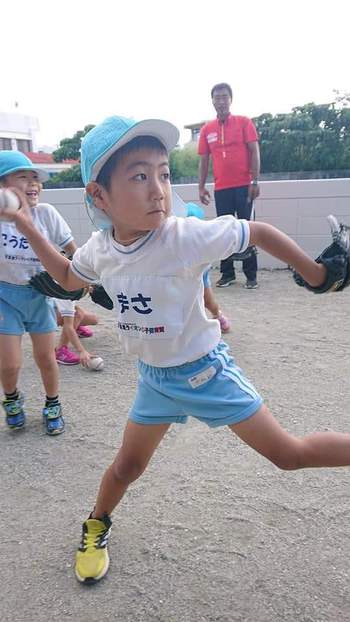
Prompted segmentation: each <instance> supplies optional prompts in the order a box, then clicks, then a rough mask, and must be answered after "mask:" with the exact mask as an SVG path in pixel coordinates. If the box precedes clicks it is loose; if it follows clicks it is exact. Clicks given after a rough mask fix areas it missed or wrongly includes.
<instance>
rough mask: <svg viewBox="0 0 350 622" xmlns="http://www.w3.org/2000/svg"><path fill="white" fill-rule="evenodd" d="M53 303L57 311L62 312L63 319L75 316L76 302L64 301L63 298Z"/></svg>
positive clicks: (56, 299) (55, 299)
mask: <svg viewBox="0 0 350 622" xmlns="http://www.w3.org/2000/svg"><path fill="white" fill-rule="evenodd" d="M53 301H54V304H55V307H56V309H57V311H59V312H60V314H61V315H62V317H74V316H75V300H63V299H62V298H54V299H53Z"/></svg>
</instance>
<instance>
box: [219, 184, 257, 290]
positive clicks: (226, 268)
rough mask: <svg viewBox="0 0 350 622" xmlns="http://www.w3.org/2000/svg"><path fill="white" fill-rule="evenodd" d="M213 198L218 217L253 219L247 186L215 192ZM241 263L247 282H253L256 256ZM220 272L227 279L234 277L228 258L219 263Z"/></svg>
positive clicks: (230, 260) (233, 269)
mask: <svg viewBox="0 0 350 622" xmlns="http://www.w3.org/2000/svg"><path fill="white" fill-rule="evenodd" d="M214 196H215V206H216V213H217V215H218V216H225V215H226V214H232V216H236V217H237V218H244V219H245V220H251V218H252V216H253V219H254V210H253V203H252V201H250V200H249V198H248V186H240V187H239V188H225V189H224V190H216V191H215V193H214ZM252 212H253V214H252ZM242 263H243V266H242V267H243V272H244V274H245V276H246V278H247V280H248V281H255V279H256V273H257V269H258V264H257V260H256V255H254V254H253V255H252V256H251V257H248V259H245V260H244V261H243V262H242ZM220 272H222V274H223V275H224V276H227V277H234V276H235V268H234V264H233V261H232V259H231V258H230V257H228V258H227V259H223V260H222V261H221V263H220Z"/></svg>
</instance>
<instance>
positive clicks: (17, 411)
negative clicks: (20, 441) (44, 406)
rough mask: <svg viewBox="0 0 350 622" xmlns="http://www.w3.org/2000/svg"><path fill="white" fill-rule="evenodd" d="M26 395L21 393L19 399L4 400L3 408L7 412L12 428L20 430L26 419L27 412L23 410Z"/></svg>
mask: <svg viewBox="0 0 350 622" xmlns="http://www.w3.org/2000/svg"><path fill="white" fill-rule="evenodd" d="M23 402H24V397H23V394H22V393H19V396H18V399H17V400H8V399H5V400H3V402H2V406H3V409H4V411H5V413H6V423H7V425H8V427H9V428H11V430H20V429H21V428H23V426H24V424H25V421H26V414H25V412H24V410H23Z"/></svg>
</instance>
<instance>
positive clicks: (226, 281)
mask: <svg viewBox="0 0 350 622" xmlns="http://www.w3.org/2000/svg"><path fill="white" fill-rule="evenodd" d="M235 280H236V277H235V276H225V275H224V274H223V275H222V276H221V278H220V279H219V280H218V281H217V283H216V287H228V286H229V285H232V283H234V282H235Z"/></svg>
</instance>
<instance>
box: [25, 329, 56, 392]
mask: <svg viewBox="0 0 350 622" xmlns="http://www.w3.org/2000/svg"><path fill="white" fill-rule="evenodd" d="M55 336H56V333H31V334H30V338H31V340H32V344H33V355H34V359H35V362H36V364H37V366H38V367H39V370H40V374H41V377H42V381H43V384H44V387H45V391H46V395H48V396H50V397H54V396H56V395H58V387H59V371H58V365H57V361H56V354H55Z"/></svg>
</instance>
